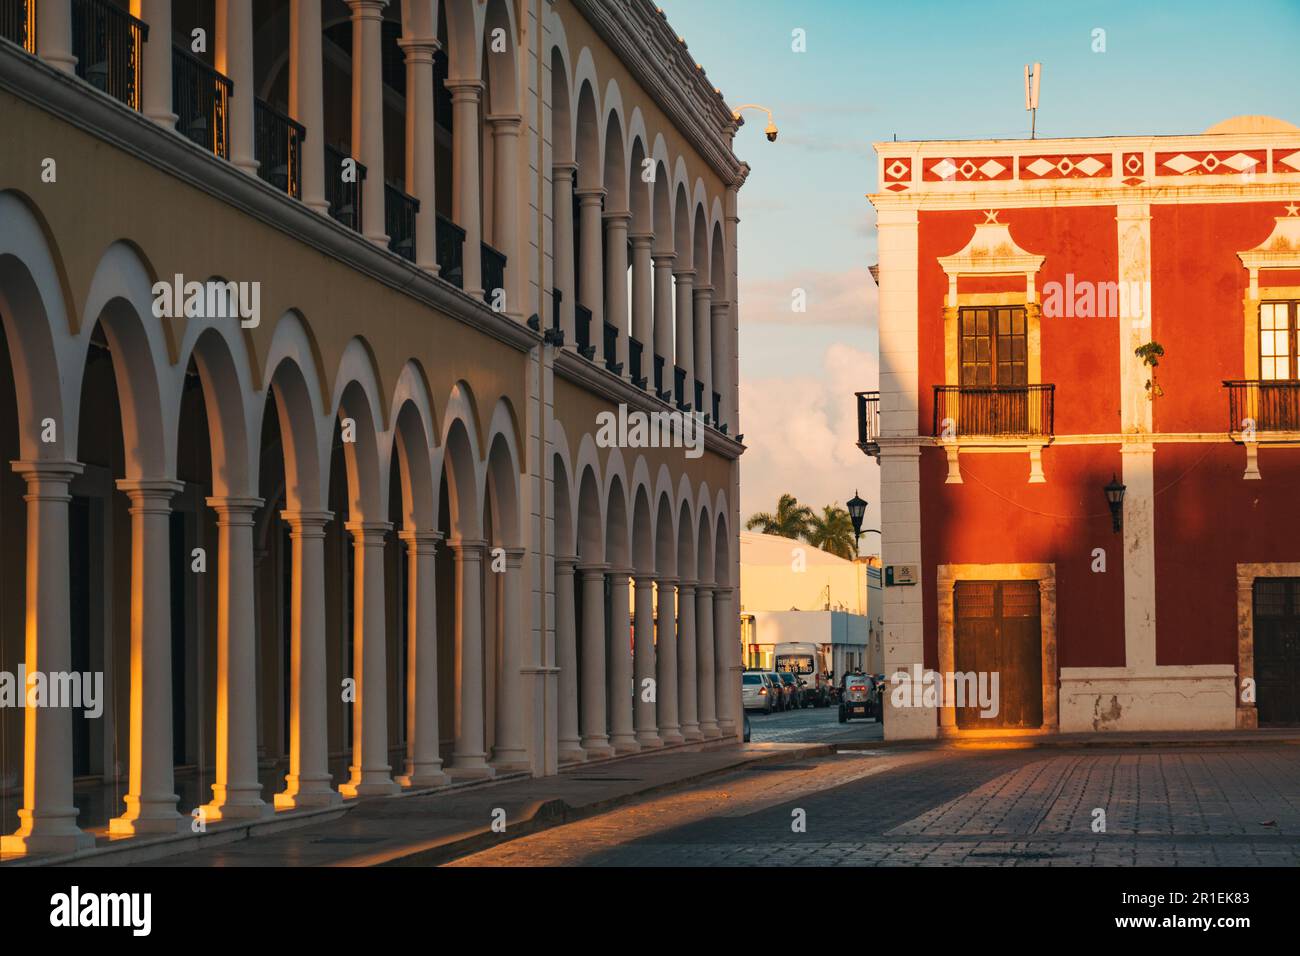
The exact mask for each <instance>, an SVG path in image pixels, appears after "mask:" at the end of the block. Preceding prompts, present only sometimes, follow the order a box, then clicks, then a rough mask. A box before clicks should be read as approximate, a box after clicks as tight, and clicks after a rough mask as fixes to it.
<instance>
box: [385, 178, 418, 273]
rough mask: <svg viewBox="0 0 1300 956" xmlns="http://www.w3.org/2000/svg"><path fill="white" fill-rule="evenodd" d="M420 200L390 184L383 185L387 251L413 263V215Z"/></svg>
mask: <svg viewBox="0 0 1300 956" xmlns="http://www.w3.org/2000/svg"><path fill="white" fill-rule="evenodd" d="M419 211H420V200H418V199H416V198H415V197H414V196H408V195H407V194H406V193H404V192H402V191H401V190H400V189H398V188H397V187H396V186H394V185H393V184H392V183H384V232H386V233H388V251H389V252H395V253H397V254H398V255H399V256H401V257H402V258H403V259H409V260H410V261H411V262H414V261H415V214H416V213H417V212H419Z"/></svg>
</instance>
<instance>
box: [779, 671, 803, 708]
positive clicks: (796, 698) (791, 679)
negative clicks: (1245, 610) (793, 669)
mask: <svg viewBox="0 0 1300 956" xmlns="http://www.w3.org/2000/svg"><path fill="white" fill-rule="evenodd" d="M776 676H777V677H779V678H781V683H782V684H784V685H785V688H786V694H787V695H788V696H787V698H786V699H787V701H788V702H789V705H790V707H792V708H799V707H803V706H804V690H803V686H802V685H801V684H800V683H799V678H797V677H795V676H794V674H792V673H790V672H789V671H782V672H781V673H779V674H777V675H776Z"/></svg>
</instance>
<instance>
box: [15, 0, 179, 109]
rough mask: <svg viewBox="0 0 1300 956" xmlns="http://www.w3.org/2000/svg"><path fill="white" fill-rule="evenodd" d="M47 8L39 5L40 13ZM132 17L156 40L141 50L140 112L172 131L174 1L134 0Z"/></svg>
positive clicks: (40, 3)
mask: <svg viewBox="0 0 1300 956" xmlns="http://www.w3.org/2000/svg"><path fill="white" fill-rule="evenodd" d="M48 5H49V4H48V3H45V2H39V3H37V4H36V8H37V11H38V13H39V12H40V11H42V10H43V8H44V7H46V6H48ZM54 6H59V4H54ZM64 6H65V7H66V4H64ZM131 15H132V16H134V17H135V18H136V19H138V20H143V21H144V22H145V23H147V24H149V35H150V36H151V37H154V38H155V42H153V43H145V44H143V48H142V49H141V51H140V61H141V62H140V112H142V113H144V115H145V116H147V117H149V118H150V119H151V120H153V121H154V122H155V123H157V124H158V125H159V126H163V127H166V128H167V129H172V128H173V127H175V125H176V114H175V113H174V112H173V111H172V42H171V36H172V0H131ZM37 37H38V39H39V38H40V31H39V30H38V31H37Z"/></svg>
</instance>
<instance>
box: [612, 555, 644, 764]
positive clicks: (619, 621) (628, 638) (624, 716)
mask: <svg viewBox="0 0 1300 956" xmlns="http://www.w3.org/2000/svg"><path fill="white" fill-rule="evenodd" d="M631 573H632V572H631V571H629V570H627V569H626V568H615V569H611V570H610V572H609V617H610V621H609V661H608V664H607V666H608V674H609V714H610V728H609V730H610V735H609V742H610V743H611V744H612V745H613V746H614V752H615V753H636V752H637V751H638V750H640V749H641V745H640V744H638V743H637V741H636V735H635V733H634V732H633V719H632V707H633V704H632V700H633V687H632V685H633V680H632V626H631V625H632V614H631V610H630V608H629V606H628V576H629V575H630V574H631Z"/></svg>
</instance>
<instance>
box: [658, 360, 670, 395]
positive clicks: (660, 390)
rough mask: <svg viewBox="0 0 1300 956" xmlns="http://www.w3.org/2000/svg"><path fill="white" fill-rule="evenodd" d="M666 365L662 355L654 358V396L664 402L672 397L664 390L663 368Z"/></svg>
mask: <svg viewBox="0 0 1300 956" xmlns="http://www.w3.org/2000/svg"><path fill="white" fill-rule="evenodd" d="M666 364H667V363H666V362H664V357H663V356H662V355H656V356H655V394H656V395H658V396H659V397H660V398H661V399H663V400H664V401H665V402H666V401H668V399H669V398H671V397H672V393H671V392H669V391H668V390H667V389H665V388H664V366H665V365H666Z"/></svg>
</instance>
